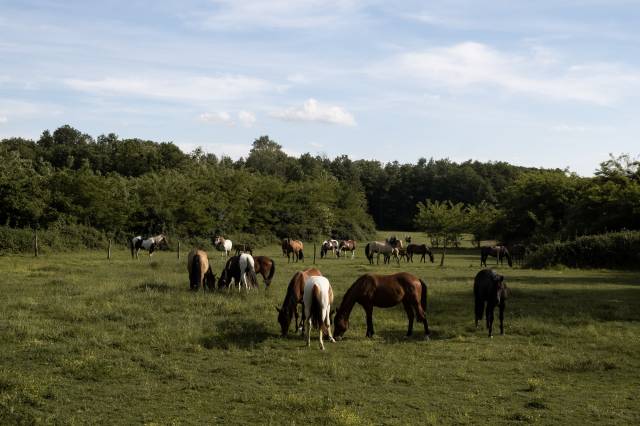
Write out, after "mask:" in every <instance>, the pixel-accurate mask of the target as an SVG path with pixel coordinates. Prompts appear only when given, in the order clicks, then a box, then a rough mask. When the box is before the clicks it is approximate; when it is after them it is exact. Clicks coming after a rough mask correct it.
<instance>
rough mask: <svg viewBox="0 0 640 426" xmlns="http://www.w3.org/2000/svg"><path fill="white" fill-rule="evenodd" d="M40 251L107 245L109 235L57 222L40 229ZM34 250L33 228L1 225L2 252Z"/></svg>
mask: <svg viewBox="0 0 640 426" xmlns="http://www.w3.org/2000/svg"><path fill="white" fill-rule="evenodd" d="M38 247H39V249H40V251H42V252H43V253H46V252H48V251H68V250H76V249H98V248H105V247H107V237H106V236H105V235H104V234H103V233H102V232H100V231H98V230H96V229H94V228H91V227H89V226H84V225H77V224H65V223H56V224H54V225H52V226H51V227H50V228H49V229H40V230H38ZM31 251H33V230H32V229H29V228H10V227H8V226H0V253H27V252H31Z"/></svg>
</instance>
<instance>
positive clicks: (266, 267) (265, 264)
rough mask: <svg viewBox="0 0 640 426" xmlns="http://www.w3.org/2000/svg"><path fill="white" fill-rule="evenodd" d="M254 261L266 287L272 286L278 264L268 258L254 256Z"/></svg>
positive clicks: (257, 272)
mask: <svg viewBox="0 0 640 426" xmlns="http://www.w3.org/2000/svg"><path fill="white" fill-rule="evenodd" d="M253 260H254V262H255V265H254V266H255V271H256V274H260V275H262V278H263V279H264V285H265V286H266V287H269V286H270V285H271V280H272V279H273V275H274V274H275V273H276V262H274V261H273V259H271V258H270V257H267V256H254V257H253Z"/></svg>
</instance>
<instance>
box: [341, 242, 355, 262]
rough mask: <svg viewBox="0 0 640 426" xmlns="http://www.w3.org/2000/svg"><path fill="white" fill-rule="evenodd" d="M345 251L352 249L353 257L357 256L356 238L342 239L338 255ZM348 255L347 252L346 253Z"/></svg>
mask: <svg viewBox="0 0 640 426" xmlns="http://www.w3.org/2000/svg"><path fill="white" fill-rule="evenodd" d="M343 251H345V252H346V251H350V252H351V258H352V259H353V258H354V257H355V256H356V241H355V240H342V241H340V245H339V246H338V256H340V253H342V252H343ZM345 257H346V254H345Z"/></svg>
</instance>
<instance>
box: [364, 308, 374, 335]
mask: <svg viewBox="0 0 640 426" xmlns="http://www.w3.org/2000/svg"><path fill="white" fill-rule="evenodd" d="M363 307H364V312H365V314H366V316H367V337H373V306H372V305H367V306H363Z"/></svg>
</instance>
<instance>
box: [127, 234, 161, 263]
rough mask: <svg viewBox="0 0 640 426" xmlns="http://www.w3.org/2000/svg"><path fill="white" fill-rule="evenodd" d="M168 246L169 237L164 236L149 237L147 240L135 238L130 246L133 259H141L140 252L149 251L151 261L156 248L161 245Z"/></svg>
mask: <svg viewBox="0 0 640 426" xmlns="http://www.w3.org/2000/svg"><path fill="white" fill-rule="evenodd" d="M161 244H163V245H165V246H166V245H167V244H168V241H167V237H165V236H164V234H160V235H156V236H155V237H149V238H147V239H146V240H145V239H143V238H142V237H141V236H137V237H133V238H132V239H131V242H130V244H129V246H130V247H131V258H132V259H133V258H134V257H135V258H136V259H139V257H138V252H139V251H140V249H143V250H147V251H148V252H149V259H151V255H152V254H153V252H154V251H155V250H156V248H158V247H160V245H161Z"/></svg>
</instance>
